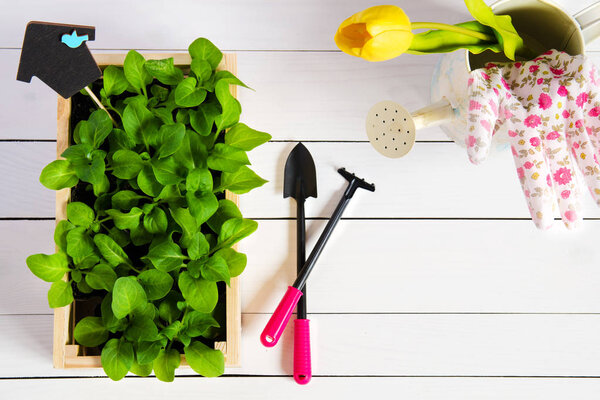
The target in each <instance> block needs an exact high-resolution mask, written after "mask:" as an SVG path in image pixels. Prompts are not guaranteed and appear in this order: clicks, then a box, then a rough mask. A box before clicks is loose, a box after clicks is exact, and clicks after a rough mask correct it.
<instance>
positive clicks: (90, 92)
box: [84, 86, 117, 126]
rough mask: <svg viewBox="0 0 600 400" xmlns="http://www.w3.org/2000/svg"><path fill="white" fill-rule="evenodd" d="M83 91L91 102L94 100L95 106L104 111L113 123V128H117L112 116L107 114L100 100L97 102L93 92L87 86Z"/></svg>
mask: <svg viewBox="0 0 600 400" xmlns="http://www.w3.org/2000/svg"><path fill="white" fill-rule="evenodd" d="M84 89H85V91H86V92H87V93H88V94H89V95H90V97H91V98H92V100H94V103H96V105H97V106H98V107H99V108H101V109H102V110H104V111H106V113H107V114H108V116H109V117H110V120H111V121H112V122H113V125H114V126H117V122H116V121H115V120H114V119H113V117H112V115H110V113H109V112H108V110H107V109H106V108H105V107H104V105H102V103H101V102H100V100H98V97H96V95H95V94H94V92H92V89H90V87H89V86H86V87H85V88H84Z"/></svg>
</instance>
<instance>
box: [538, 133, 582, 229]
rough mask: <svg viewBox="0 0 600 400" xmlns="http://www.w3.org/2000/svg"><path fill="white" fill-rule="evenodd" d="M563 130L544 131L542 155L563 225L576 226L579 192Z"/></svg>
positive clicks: (578, 216) (578, 219)
mask: <svg viewBox="0 0 600 400" xmlns="http://www.w3.org/2000/svg"><path fill="white" fill-rule="evenodd" d="M565 135H568V134H565V133H564V132H557V131H550V132H545V133H544V138H543V139H544V140H543V146H544V149H543V150H544V155H545V158H546V161H547V163H548V167H549V168H550V173H551V175H548V176H547V177H546V179H547V182H548V185H549V186H551V187H552V188H554V193H556V200H557V201H558V208H559V210H560V215H561V218H562V220H563V222H564V224H565V226H566V227H567V228H569V229H574V228H576V227H577V226H578V225H579V224H580V223H581V216H582V214H581V202H580V199H581V193H580V190H579V188H580V187H581V186H580V185H579V183H578V179H577V175H576V174H575V170H574V160H573V159H572V158H571V156H570V154H569V147H568V143H567V142H566V141H565V140H566V139H565Z"/></svg>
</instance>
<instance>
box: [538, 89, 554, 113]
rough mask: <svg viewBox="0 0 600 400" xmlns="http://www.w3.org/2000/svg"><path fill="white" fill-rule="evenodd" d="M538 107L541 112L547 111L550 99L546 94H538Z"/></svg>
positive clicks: (550, 102)
mask: <svg viewBox="0 0 600 400" xmlns="http://www.w3.org/2000/svg"><path fill="white" fill-rule="evenodd" d="M538 105H539V106H540V108H541V109H542V110H547V109H549V108H550V106H551V105H552V98H551V97H550V96H548V95H547V94H546V93H542V94H540V97H539V98H538Z"/></svg>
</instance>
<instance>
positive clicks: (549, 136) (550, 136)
mask: <svg viewBox="0 0 600 400" xmlns="http://www.w3.org/2000/svg"><path fill="white" fill-rule="evenodd" d="M559 137H560V134H559V133H558V132H556V131H552V132H550V133H548V134H547V135H546V139H548V140H554V139H558V138H559Z"/></svg>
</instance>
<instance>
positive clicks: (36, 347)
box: [0, 314, 600, 377]
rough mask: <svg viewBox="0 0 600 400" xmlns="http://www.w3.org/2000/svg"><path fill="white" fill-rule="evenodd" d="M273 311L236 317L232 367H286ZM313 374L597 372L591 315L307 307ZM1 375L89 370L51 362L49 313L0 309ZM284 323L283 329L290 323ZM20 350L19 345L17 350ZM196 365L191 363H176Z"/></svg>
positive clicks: (286, 371) (284, 370)
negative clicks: (312, 311) (268, 331)
mask: <svg viewBox="0 0 600 400" xmlns="http://www.w3.org/2000/svg"><path fill="white" fill-rule="evenodd" d="M268 317H269V315H266V314H243V315H242V329H243V332H244V334H243V335H242V336H243V338H242V353H241V360H242V361H241V362H242V367H241V368H231V369H228V370H227V371H226V373H228V374H235V375H240V374H241V375H291V370H292V340H291V339H292V335H291V333H292V332H291V329H288V330H287V331H286V332H285V333H284V336H283V337H282V339H281V341H280V342H279V344H278V345H277V346H276V347H274V348H271V349H267V348H265V347H263V346H262V344H260V341H259V334H260V332H261V331H262V329H263V328H264V325H265V324H266V322H267V319H268ZM309 317H310V320H311V335H312V336H311V338H312V340H311V347H312V355H313V374H314V375H317V376H318V375H336V376H353V375H371V376H372V375H377V376H380V375H381V376H398V375H418V376H432V375H434V376H439V375H443V376H457V375H460V376H599V375H600V366H599V364H598V362H597V360H598V358H599V357H600V346H599V345H598V341H597V336H598V335H597V332H598V330H599V329H600V319H599V318H598V316H597V315H531V314H528V315H506V314H497V315H480V314H475V315H468V314H467V315H437V314H395V315H394V314H392V315H390V314H387V315H386V314H379V315H375V314H347V315H340V314H325V315H323V314H321V315H310V316H309ZM0 327H1V328H2V329H1V330H0V354H2V355H3V360H2V363H1V364H0V376H2V377H21V376H31V377H34V376H94V375H103V374H102V371H101V370H55V369H53V368H52V359H51V348H52V347H51V339H50V335H51V327H52V317H51V316H49V315H26V316H0ZM288 328H289V327H288ZM16 349H18V350H19V351H16ZM179 372H180V373H182V374H190V373H192V371H191V370H189V369H182V370H180V371H179Z"/></svg>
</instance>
